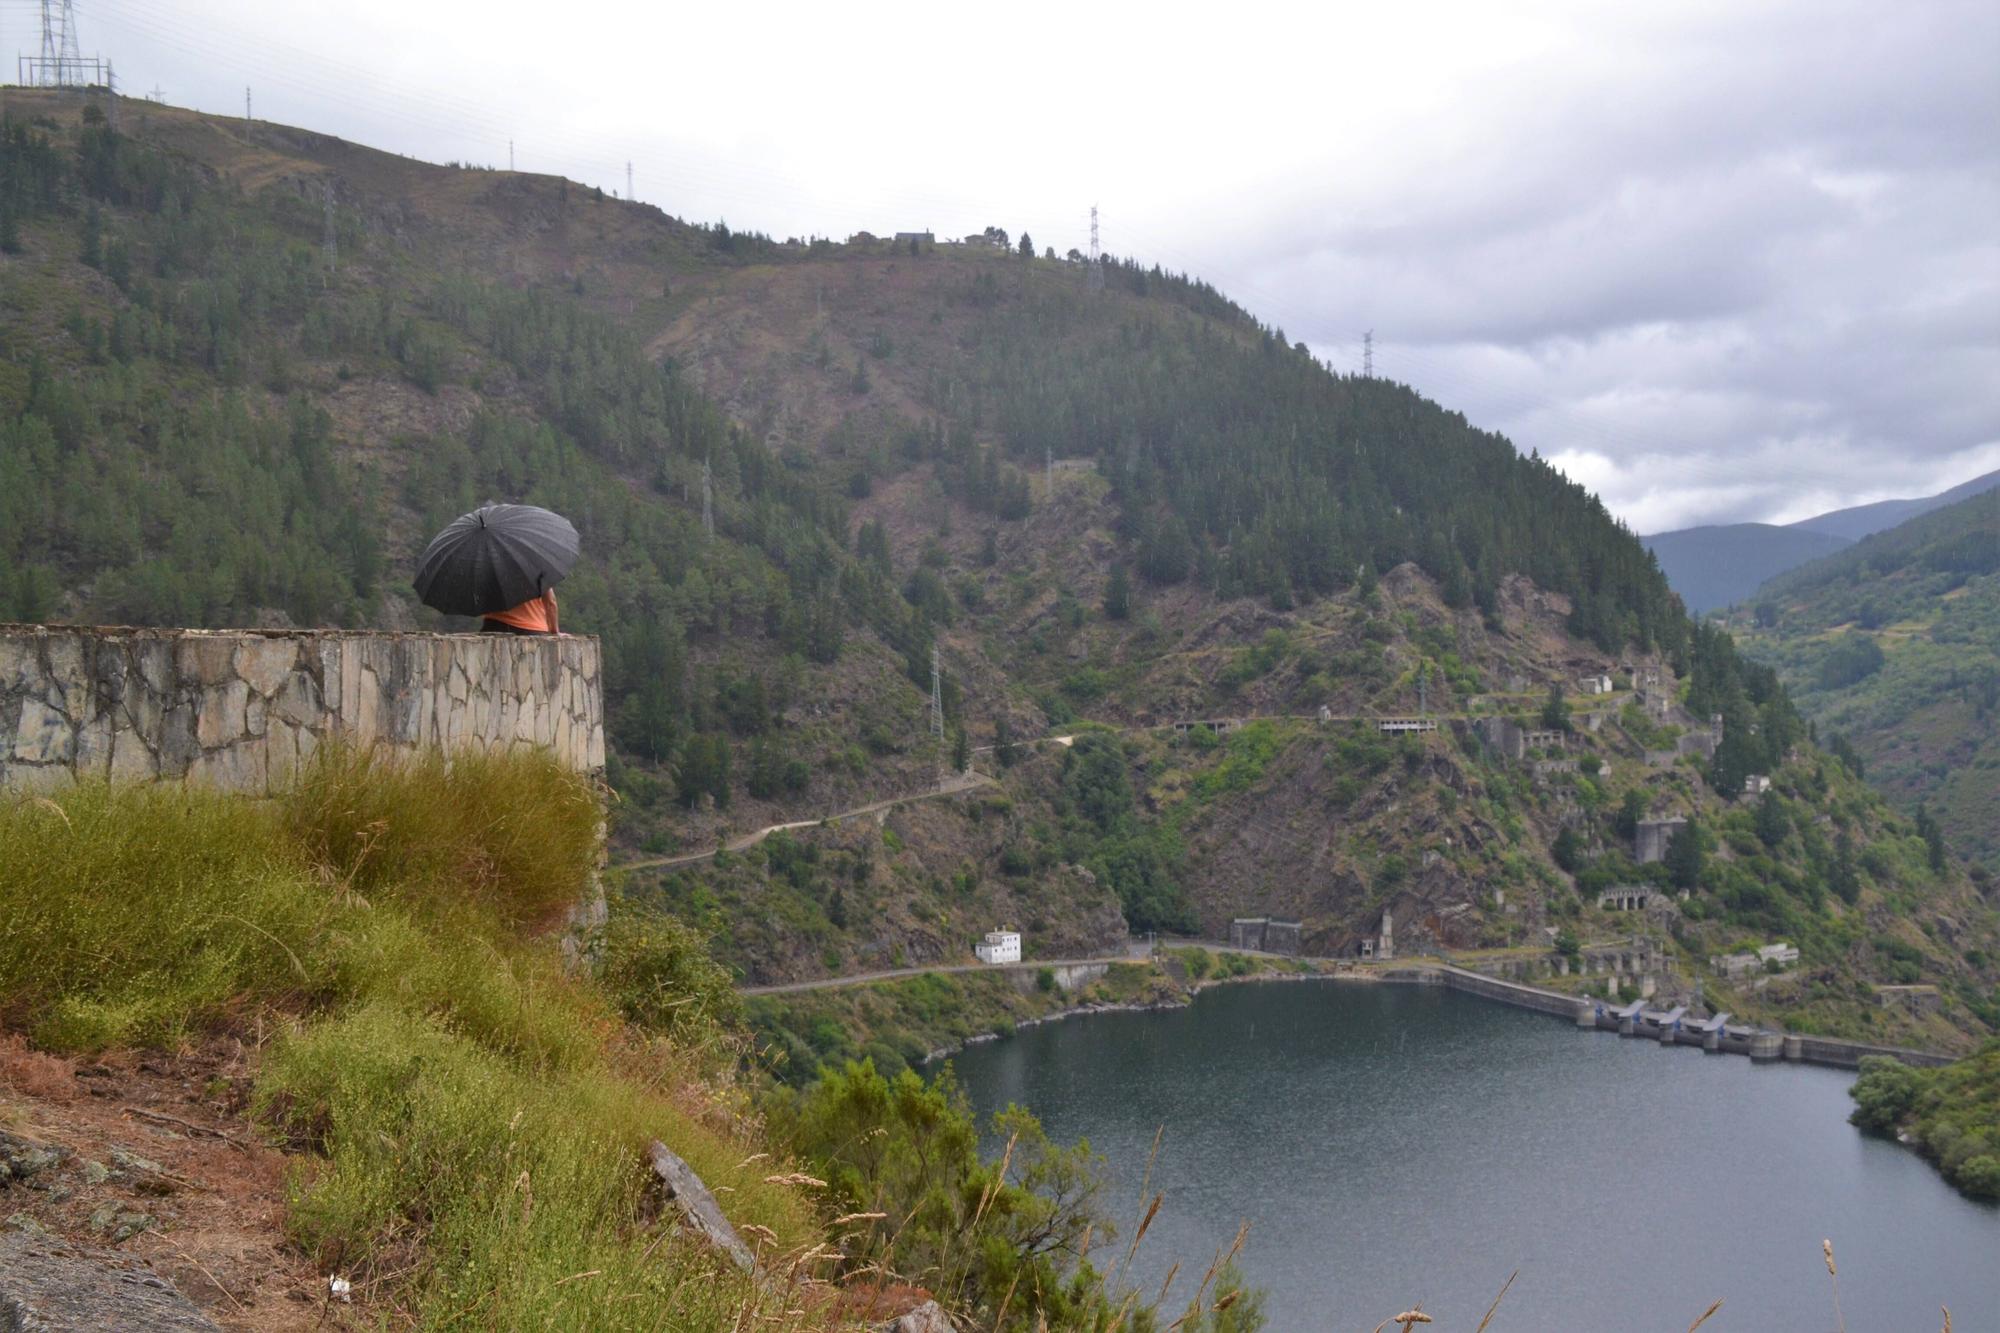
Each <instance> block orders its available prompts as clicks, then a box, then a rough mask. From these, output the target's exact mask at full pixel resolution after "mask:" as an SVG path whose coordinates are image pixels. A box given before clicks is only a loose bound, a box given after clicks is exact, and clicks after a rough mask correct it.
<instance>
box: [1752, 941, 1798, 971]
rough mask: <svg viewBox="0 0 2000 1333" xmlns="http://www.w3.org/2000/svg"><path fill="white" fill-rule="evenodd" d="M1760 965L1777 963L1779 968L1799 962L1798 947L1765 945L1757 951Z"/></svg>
mask: <svg viewBox="0 0 2000 1333" xmlns="http://www.w3.org/2000/svg"><path fill="white" fill-rule="evenodd" d="M1757 961H1758V962H1760V963H1777V964H1779V965H1780V966H1784V965H1788V964H1791V963H1796V962H1798V961H1799V946H1798V945H1796V944H1766V945H1765V946H1764V947H1762V948H1761V949H1759V950H1757Z"/></svg>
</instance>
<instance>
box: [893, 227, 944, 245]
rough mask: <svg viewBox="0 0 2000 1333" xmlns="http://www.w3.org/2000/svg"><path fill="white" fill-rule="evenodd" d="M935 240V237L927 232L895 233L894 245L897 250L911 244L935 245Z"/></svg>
mask: <svg viewBox="0 0 2000 1333" xmlns="http://www.w3.org/2000/svg"><path fill="white" fill-rule="evenodd" d="M936 239H937V238H936V237H934V236H932V235H931V234H930V233H929V232H927V231H899V232H897V233H896V245H897V247H898V248H902V247H905V246H909V245H913V244H914V245H934V244H936Z"/></svg>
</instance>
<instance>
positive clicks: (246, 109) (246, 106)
mask: <svg viewBox="0 0 2000 1333" xmlns="http://www.w3.org/2000/svg"><path fill="white" fill-rule="evenodd" d="M243 119H245V120H250V119H252V117H251V115H250V85H249V84H247V83H246V84H244V85H243Z"/></svg>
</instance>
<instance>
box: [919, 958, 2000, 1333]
mask: <svg viewBox="0 0 2000 1333" xmlns="http://www.w3.org/2000/svg"><path fill="white" fill-rule="evenodd" d="M954 1063H955V1065H956V1066H957V1069H958V1074H959V1077H960V1079H961V1081H962V1082H963V1083H964V1084H965V1087H966V1089H967V1091H968V1092H969V1093H970V1094H971V1096H972V1099H973V1103H974V1105H975V1106H976V1107H978V1109H979V1110H980V1112H981V1113H982V1115H984V1114H985V1113H987V1112H991V1111H993V1110H996V1109H998V1108H1000V1107H1002V1106H1005V1105H1006V1104H1007V1103H1008V1102H1019V1103H1022V1104H1023V1105H1026V1106H1029V1107H1031V1108H1033V1109H1034V1110H1035V1111H1036V1112H1037V1113H1038V1114H1039V1115H1040V1116H1041V1118H1042V1120H1043V1122H1044V1124H1045V1125H1046V1126H1047V1128H1048V1130H1049V1133H1050V1134H1051V1135H1052V1136H1053V1137H1054V1138H1056V1139H1058V1140H1061V1141H1071V1140H1074V1139H1077V1138H1080V1137H1087V1138H1088V1139H1089V1140H1090V1141H1091V1144H1092V1146H1093V1147H1094V1148H1096V1149H1097V1150H1098V1151H1099V1152H1100V1153H1102V1154H1103V1155H1104V1156H1106V1157H1107V1158H1108V1159H1109V1166H1110V1174H1111V1177H1112V1180H1113V1190H1112V1193H1111V1196H1110V1202H1111V1203H1112V1205H1113V1212H1114V1214H1115V1216H1116V1218H1117V1220H1118V1222H1119V1224H1120V1227H1121V1233H1122V1234H1123V1235H1124V1236H1126V1237H1129V1236H1130V1234H1131V1228H1132V1225H1133V1222H1134V1221H1135V1220H1136V1214H1137V1212H1138V1210H1139V1196H1140V1179H1141V1176H1142V1173H1143V1172H1144V1169H1145V1163H1146V1157H1147V1153H1148V1150H1149V1149H1150V1147H1151V1145H1152V1142H1153V1135H1154V1131H1155V1130H1157V1129H1159V1128H1161V1127H1162V1126H1164V1127H1165V1131H1166V1132H1165V1138H1164V1140H1163V1146H1162V1149H1161V1153H1160V1157H1159V1160H1158V1162H1157V1164H1156V1166H1155V1168H1154V1173H1153V1183H1154V1187H1155V1188H1157V1189H1160V1190H1163V1191H1164V1192H1165V1194H1166V1203H1165V1204H1164V1205H1163V1207H1162V1209H1161V1211H1160V1215H1159V1218H1158V1220H1156V1221H1155V1222H1154V1224H1153V1227H1152V1230H1151V1231H1150V1232H1149V1233H1148V1234H1147V1237H1146V1241H1145V1245H1144V1247H1143V1248H1142V1250H1141V1252H1140V1257H1139V1259H1138V1260H1137V1261H1136V1263H1135V1273H1136V1275H1137V1276H1139V1277H1141V1278H1144V1279H1146V1280H1147V1281H1149V1282H1150V1283H1151V1284H1152V1286H1151V1287H1149V1288H1148V1290H1149V1291H1150V1290H1153V1289H1157V1286H1158V1283H1159V1281H1160V1280H1161V1278H1163V1277H1164V1276H1165V1274H1166V1270H1167V1267H1168V1265H1169V1264H1170V1263H1172V1262H1173V1261H1174V1260H1175V1259H1180V1260H1182V1269H1183V1272H1186V1271H1187V1270H1189V1269H1193V1270H1194V1271H1195V1272H1196V1273H1197V1274H1198V1273H1199V1271H1200V1269H1201V1268H1202V1267H1203V1266H1204V1265H1205V1264H1206V1263H1207V1261H1208V1259H1209V1257H1210V1256H1211V1255H1212V1254H1213V1253H1214V1252H1215V1251H1216V1249H1217V1248H1218V1247H1220V1246H1226V1245H1227V1244H1228V1243H1229V1241H1230V1240H1231V1239H1232V1238H1233V1237H1234V1236H1235V1234H1236V1229H1237V1225H1238V1223H1239V1222H1240V1221H1242V1220H1245V1219H1248V1220H1249V1221H1250V1222H1251V1224H1252V1226H1251V1232H1250V1240H1249V1243H1248V1245H1247V1246H1246V1249H1245V1251H1244V1256H1243V1260H1242V1263H1243V1267H1244V1269H1245V1270H1246V1273H1247V1275H1248V1276H1249V1278H1250V1280H1251V1281H1252V1282H1253V1283H1255V1284H1256V1285H1259V1286H1261V1287H1263V1288H1265V1289H1266V1290H1267V1292H1268V1298H1267V1301H1266V1306H1265V1308H1266V1312H1267V1314H1268V1316H1269V1318H1268V1321H1267V1325H1266V1326H1267V1328H1269V1329H1270V1330H1272V1331H1273V1333H1289V1330H1294V1329H1350V1328H1357V1329H1360V1330H1362V1333H1367V1330H1369V1329H1372V1328H1373V1327H1374V1326H1375V1324H1376V1323H1377V1321H1379V1320H1381V1319H1382V1318H1384V1317H1385V1316H1387V1315H1391V1314H1394V1313H1396V1312H1397V1311H1399V1310H1403V1309H1406V1308H1408V1307H1409V1306H1410V1305H1411V1304H1413V1303H1415V1302H1418V1301H1421V1302H1422V1303H1423V1308H1424V1310H1425V1311H1426V1312H1427V1313H1430V1314H1432V1315H1434V1316H1436V1317H1437V1319H1438V1321H1439V1322H1438V1324H1437V1325H1436V1326H1437V1327H1439V1328H1442V1329H1446V1330H1464V1331H1465V1333H1470V1330H1471V1329H1473V1328H1474V1327H1476V1326H1477V1325H1478V1323H1479V1320H1480V1317H1481V1316H1482V1315H1483V1314H1484V1313H1485V1311H1486V1307H1487V1306H1488V1305H1489V1304H1490V1303H1491V1302H1492V1300H1493V1297H1494V1295H1495V1294H1496V1293H1497V1292H1498V1291H1499V1290H1500V1286H1501V1284H1502V1283H1503V1282H1505V1281H1506V1279H1507V1275H1508V1274H1509V1273H1510V1272H1513V1271H1514V1270H1515V1269H1517V1268H1518V1269H1519V1270H1520V1277H1519V1278H1518V1279H1517V1280H1516V1281H1515V1283H1514V1286H1513V1289H1512V1290H1510V1291H1509V1292H1508V1293H1507V1298H1506V1300H1505V1302H1503V1304H1502V1305H1501V1307H1500V1314H1499V1315H1497V1316H1496V1317H1495V1319H1494V1322H1493V1326H1492V1333H1505V1331H1506V1330H1543V1329H1556V1330H1560V1329H1597V1330H1640V1329H1671V1330H1675V1333H1679V1330H1683V1329H1685V1328H1686V1327H1687V1326H1688V1324H1689V1323H1690V1322H1691V1321H1692V1320H1693V1319H1694V1317H1695V1316H1696V1315H1698V1314H1700V1313H1701V1312H1702V1310H1704V1309H1705V1308H1707V1306H1708V1303H1709V1302H1710V1301H1712V1300H1714V1299H1715V1298H1717V1297H1721V1298H1723V1300H1724V1301H1725V1304H1724V1306H1723V1310H1722V1312H1721V1313H1720V1314H1718V1315H1717V1316H1716V1317H1715V1318H1714V1319H1713V1320H1711V1321H1710V1322H1709V1323H1708V1324H1706V1325H1704V1329H1705V1330H1714V1331H1717V1333H1719V1331H1721V1330H1729V1329H1742V1330H1752V1329H1754V1330H1759V1331H1760V1333H1762V1331H1764V1330H1773V1329H1821V1328H1825V1329H1831V1328H1832V1327H1833V1326H1834V1314H1833V1293H1832V1289H1831V1286H1830V1283H1829V1279H1828V1277H1827V1273H1826V1269H1825V1266H1824V1265H1823V1263H1822V1262H1821V1259H1820V1240H1821V1238H1822V1237H1830V1238H1831V1239H1832V1240H1833V1243H1834V1248H1835V1252H1836V1254H1837V1256H1838V1258H1839V1264H1840V1300H1841V1304H1842V1309H1843V1312H1844V1314H1845V1317H1846V1324H1847V1327H1848V1328H1849V1329H1853V1330H1863V1329H1868V1330H1893V1329H1933V1330H1934V1329H1936V1328H1938V1327H1939V1326H1940V1324H1941V1322H1942V1320H1941V1317H1940V1316H1939V1312H1938V1307H1939V1305H1940V1304H1948V1305H1950V1306H1951V1308H1952V1314H1953V1318H1954V1323H1955V1327H1956V1328H1958V1329H1960V1330H1967V1329H2000V1209H1995V1208H1992V1207H1988V1206H1984V1205H1979V1204H1973V1203H1969V1202H1967V1201H1966V1200H1964V1199H1962V1198H1960V1197H1959V1196H1958V1195H1957V1194H1956V1193H1955V1192H1953V1191H1952V1190H1951V1189H1950V1188H1949V1187H1948V1186H1946V1185H1945V1184H1944V1183H1943V1181H1941V1180H1940V1179H1939V1178H1938V1176H1937V1175H1936V1173H1935V1172H1934V1171H1932V1169H1931V1168H1930V1167H1929V1166H1928V1165H1926V1164H1925V1163H1924V1162H1922V1161H1920V1160H1919V1159H1918V1158H1917V1157H1916V1156H1915V1155H1914V1154H1912V1153H1910V1152H1909V1151H1908V1150H1906V1149H1903V1148H1901V1147H1898V1146H1897V1145H1895V1144H1893V1143H1888V1142H1885V1141H1882V1140H1879V1139H1870V1138H1864V1137H1863V1136H1862V1135H1861V1134H1859V1133H1858V1132H1857V1131H1855V1129H1854V1128H1853V1127H1852V1126H1850V1125H1849V1124H1848V1123H1847V1112H1848V1110H1849V1107H1850V1103H1849V1101H1848V1097H1847V1087H1848V1085H1849V1084H1850V1083H1851V1082H1852V1081H1853V1075H1851V1074H1848V1073H1843V1072H1840V1071H1837V1070H1828V1069H1819V1068H1811V1067H1801V1066H1797V1065H1754V1064H1752V1063H1751V1062H1750V1061H1749V1060H1747V1059H1745V1058H1744V1057H1742V1056H1734V1055H1707V1054H1704V1053H1703V1052H1701V1051H1700V1050H1698V1049H1696V1048H1693V1047H1666V1048H1663V1047H1661V1046H1659V1045H1658V1044H1657V1043H1655V1042H1649V1041H1639V1040H1633V1039H1629V1038H1620V1037H1617V1036H1615V1035H1613V1034H1611V1033H1593V1032H1588V1031H1578V1030H1577V1029H1575V1028H1573V1027H1571V1026H1570V1025H1568V1024H1566V1023H1563V1022H1560V1021H1558V1020H1555V1019H1552V1018H1548V1017H1544V1016H1542V1015H1539V1014H1533V1013H1529V1012H1526V1011H1524V1010H1519V1009H1511V1008H1508V1007H1506V1006H1503V1005H1498V1004H1494V1003H1491V1002H1489V1001H1484V1000H1480V999H1476V998H1474V997H1472V996H1468V995H1463V994H1460V993H1458V992H1456V991H1449V990H1446V989H1444V988H1443V987H1436V986H1403V985H1372V986H1371V985H1365V984H1347V983H1337V982H1334V983H1328V982H1319V983H1299V984H1285V985H1276V984H1272V985H1242V986H1225V987H1221V988H1218V989H1215V990H1211V991H1209V992H1208V993H1206V994H1204V995H1202V996H1201V997H1200V999H1198V1000H1197V1001H1196V1002H1195V1004H1194V1005H1192V1006H1190V1007H1189V1008H1186V1009H1181V1010H1174V1011H1168V1012H1160V1013H1118V1014H1103V1015H1097V1016H1091V1017H1084V1018H1076V1019H1072V1020H1070V1021H1067V1022H1062V1023H1053V1024H1049V1025H1047V1026H1044V1027H1040V1028H1032V1029H1028V1030H1025V1031H1023V1032H1021V1033H1019V1034H1017V1035H1016V1036H1014V1037H1011V1038H1007V1039H1004V1040H1002V1041H998V1042H994V1043H991V1044H989V1045H984V1046H979V1047H975V1048H973V1049H971V1050H968V1051H965V1052H963V1053H961V1054H960V1055H959V1056H957V1057H956V1058H955V1060H954ZM1121 1252H1122V1250H1121ZM1175 1290H1176V1291H1177V1292H1179V1293H1181V1297H1182V1300H1183V1301H1184V1300H1185V1299H1186V1296H1187V1295H1188V1294H1189V1290H1190V1284H1189V1282H1188V1281H1187V1280H1185V1279H1183V1280H1180V1281H1178V1282H1177V1283H1176V1287H1175ZM1170 1303H1171V1302H1170Z"/></svg>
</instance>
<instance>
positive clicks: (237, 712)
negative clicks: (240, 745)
mask: <svg viewBox="0 0 2000 1333" xmlns="http://www.w3.org/2000/svg"><path fill="white" fill-rule="evenodd" d="M249 705H250V687H249V686H248V685H246V684H244V683H243V682H242V681H240V680H229V681H224V682H223V683H222V684H220V685H214V686H210V687H209V688H208V689H205V690H203V691H202V694H201V711H200V715H199V718H198V720H197V721H196V723H195V739H196V740H197V741H199V742H200V743H201V747H202V748H203V749H204V750H212V749H214V748H215V747H216V746H218V745H228V744H229V743H231V742H232V741H235V740H238V739H240V738H241V737H242V735H243V734H244V732H245V731H246V730H247V729H248V726H249V719H248V716H247V714H248V711H249Z"/></svg>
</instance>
